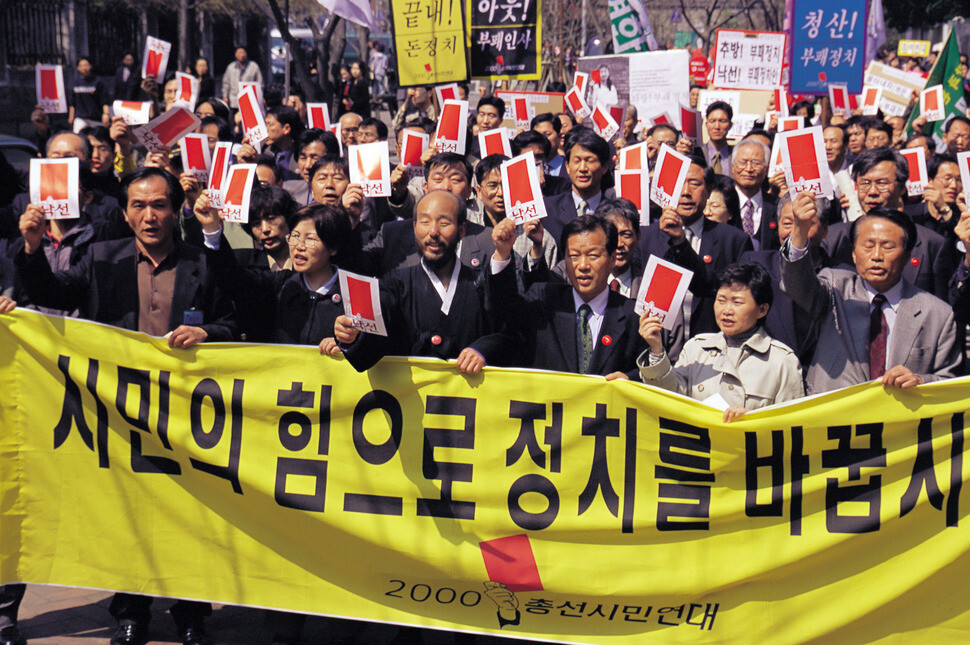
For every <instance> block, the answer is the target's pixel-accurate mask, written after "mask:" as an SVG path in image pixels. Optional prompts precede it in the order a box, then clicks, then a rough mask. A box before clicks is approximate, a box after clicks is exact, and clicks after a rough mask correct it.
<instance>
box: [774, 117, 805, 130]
mask: <svg viewBox="0 0 970 645" xmlns="http://www.w3.org/2000/svg"><path fill="white" fill-rule="evenodd" d="M804 127H805V117H803V116H786V117H782V118H780V119H778V132H790V131H792V130H801V129H802V128H804Z"/></svg>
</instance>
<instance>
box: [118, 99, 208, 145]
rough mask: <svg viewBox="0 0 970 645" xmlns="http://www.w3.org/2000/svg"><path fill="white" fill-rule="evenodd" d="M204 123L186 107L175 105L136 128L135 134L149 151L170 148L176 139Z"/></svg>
mask: <svg viewBox="0 0 970 645" xmlns="http://www.w3.org/2000/svg"><path fill="white" fill-rule="evenodd" d="M200 123H202V121H201V120H199V117H197V116H195V114H193V113H192V112H189V111H188V110H186V109H185V108H184V107H173V108H172V109H171V110H169V111H168V112H165V113H164V114H162V115H161V116H158V117H155V118H154V119H152V120H151V121H150V122H149V123H148V124H147V125H143V126H141V127H139V128H135V129H134V131H133V134H134V135H135V137H137V138H138V140H139V141H141V142H142V145H144V146H145V147H146V148H148V151H149V152H164V151H165V150H169V149H171V148H172V146H173V145H174V144H175V142H176V141H178V140H179V139H181V138H182V137H184V136H185V135H187V134H188V133H189V132H192V131H194V130H195V129H196V128H198V127H199V124H200Z"/></svg>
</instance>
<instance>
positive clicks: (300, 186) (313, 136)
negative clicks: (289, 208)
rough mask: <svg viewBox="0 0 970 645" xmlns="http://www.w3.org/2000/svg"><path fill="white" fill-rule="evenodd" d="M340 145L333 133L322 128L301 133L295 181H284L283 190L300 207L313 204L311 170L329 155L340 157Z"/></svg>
mask: <svg viewBox="0 0 970 645" xmlns="http://www.w3.org/2000/svg"><path fill="white" fill-rule="evenodd" d="M339 154H340V143H338V142H337V137H335V136H334V135H333V133H332V132H327V131H325V130H321V129H320V128H310V129H309V130H304V131H303V132H301V133H300V136H299V137H297V140H296V172H297V174H298V175H299V177H298V178H295V179H284V180H283V188H284V189H285V190H286V192H288V193H289V194H290V196H292V197H293V199H294V200H296V203H297V204H298V205H300V206H306V205H307V204H312V203H313V197H312V195H310V168H312V167H313V165H314V164H316V163H317V161H318V160H319V159H321V158H322V157H325V156H327V155H339Z"/></svg>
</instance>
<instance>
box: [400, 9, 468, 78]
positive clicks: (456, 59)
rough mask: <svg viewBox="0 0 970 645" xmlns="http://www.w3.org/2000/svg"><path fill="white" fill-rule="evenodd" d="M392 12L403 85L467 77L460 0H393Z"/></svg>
mask: <svg viewBox="0 0 970 645" xmlns="http://www.w3.org/2000/svg"><path fill="white" fill-rule="evenodd" d="M391 14H392V16H393V20H394V49H395V51H396V52H397V62H398V74H399V76H400V83H401V85H402V86H408V85H434V84H437V83H447V82H449V81H464V80H467V78H468V63H467V60H466V58H465V26H464V22H463V20H462V5H461V3H460V2H451V3H448V2H438V1H436V0H392V1H391Z"/></svg>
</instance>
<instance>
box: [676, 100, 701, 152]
mask: <svg viewBox="0 0 970 645" xmlns="http://www.w3.org/2000/svg"><path fill="white" fill-rule="evenodd" d="M680 131H681V134H682V135H683V136H684V138H685V139H689V140H690V142H691V143H693V144H694V145H695V146H699V145H701V144H702V143H703V141H702V138H703V136H704V115H703V114H701V113H700V111H699V110H692V109H691V108H689V107H687V106H684V105H681V106H680Z"/></svg>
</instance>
